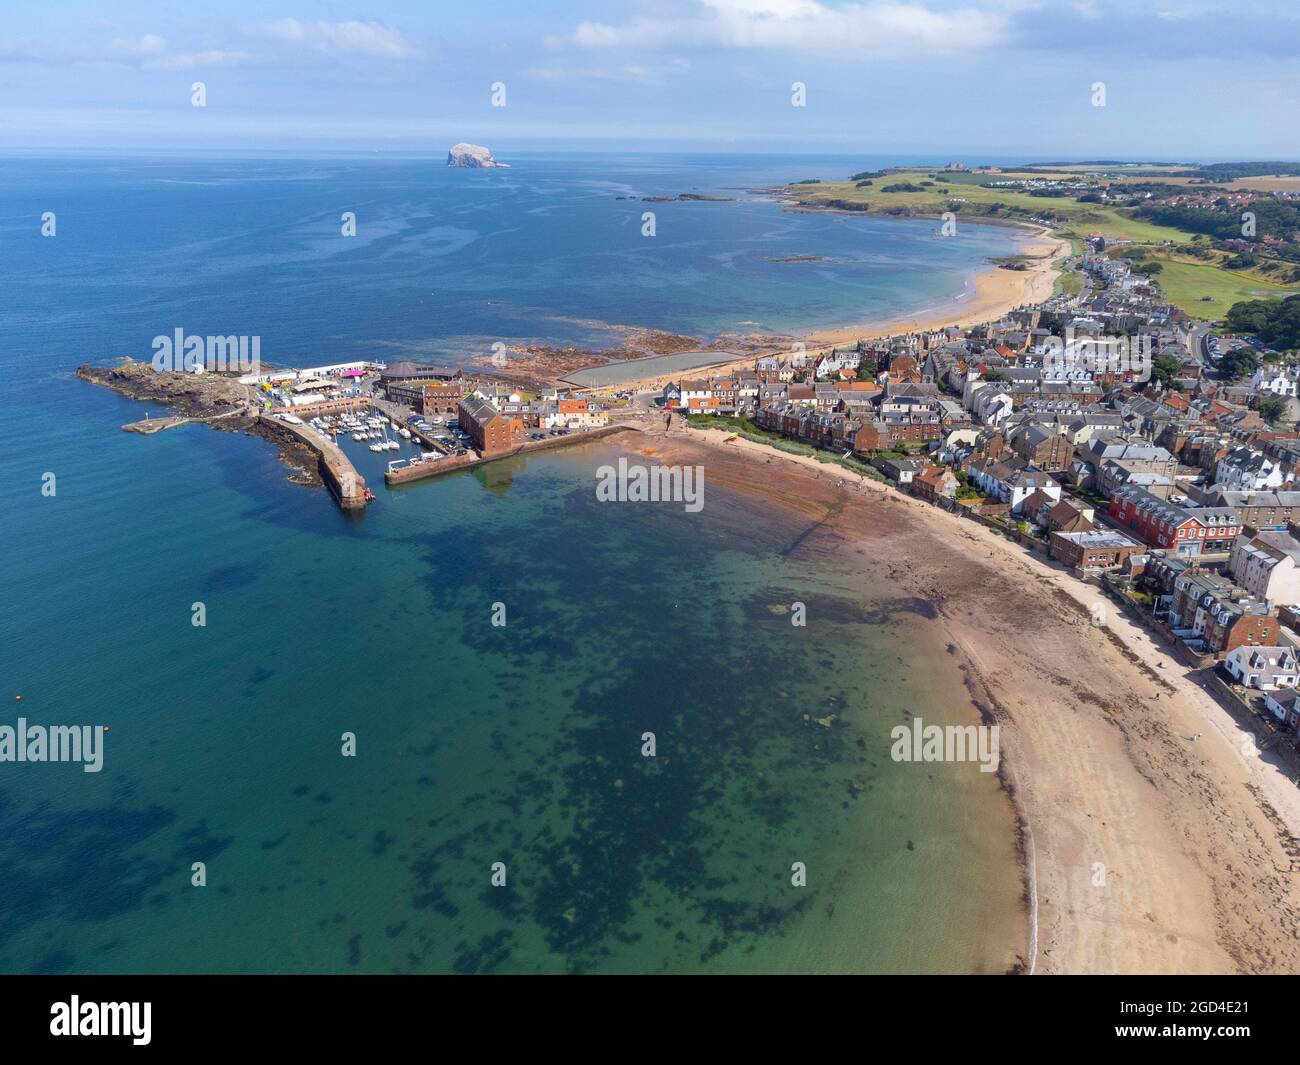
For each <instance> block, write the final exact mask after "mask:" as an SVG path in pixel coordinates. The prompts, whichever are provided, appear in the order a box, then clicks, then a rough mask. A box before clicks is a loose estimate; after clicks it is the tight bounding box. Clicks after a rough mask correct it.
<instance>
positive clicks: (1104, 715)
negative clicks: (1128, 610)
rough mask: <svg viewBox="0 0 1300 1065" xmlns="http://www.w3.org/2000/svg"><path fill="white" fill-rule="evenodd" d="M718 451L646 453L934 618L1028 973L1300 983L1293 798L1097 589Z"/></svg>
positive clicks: (973, 536) (965, 524) (812, 477)
mask: <svg viewBox="0 0 1300 1065" xmlns="http://www.w3.org/2000/svg"><path fill="white" fill-rule="evenodd" d="M726 437H727V434H725V433H723V432H721V431H717V430H683V429H675V430H674V431H673V432H672V433H671V434H669V435H666V436H665V435H664V434H662V433H658V434H646V436H645V437H643V438H641V439H640V440H639V441H637V442H636V443H637V444H639V445H640V447H641V448H642V449H644V448H653V449H654V454H655V457H656V459H657V460H658V461H663V462H667V463H677V462H690V463H699V464H702V465H703V466H704V468H705V477H706V483H708V484H710V485H712V484H718V485H722V486H726V487H728V488H731V489H734V490H736V491H740V492H745V493H750V494H752V495H754V496H758V497H761V498H763V499H764V500H766V501H767V502H768V503H769V504H770V505H773V506H777V507H783V508H788V509H789V510H791V511H794V512H797V513H799V514H801V515H802V516H803V517H805V518H806V519H807V520H808V522H809V531H808V533H807V535H805V536H803V537H802V538H801V539H800V540H799V542H798V545H797V547H796V548H795V550H797V551H800V552H813V553H819V554H825V555H826V556H827V557H828V558H834V557H838V558H840V559H841V560H842V565H843V569H844V579H845V582H846V585H847V586H850V587H854V588H859V589H861V590H862V592H863V594H864V596H866V595H879V592H880V588H879V581H880V574H881V567H882V566H883V567H885V570H886V572H887V574H888V578H889V579H890V580H891V581H893V582H894V584H895V586H896V587H895V588H894V589H893V590H894V591H896V592H897V593H898V594H913V595H917V596H921V597H924V598H925V599H927V600H928V601H929V602H930V603H932V604H933V605H934V607H935V612H936V616H935V618H934V621H933V622H932V623H933V624H934V625H936V626H938V627H939V628H938V631H937V632H936V634H935V636H936V639H937V640H938V641H940V642H941V643H942V644H943V645H945V646H946V649H947V652H948V654H949V655H951V656H953V657H954V658H955V659H956V660H957V661H958V663H959V666H960V668H961V669H962V671H963V674H964V676H965V678H966V686H967V690H968V692H969V693H970V697H971V699H972V702H973V703H974V704H975V706H976V707H977V708H979V709H980V710H981V711H982V712H983V713H985V714H991V715H993V717H994V718H996V720H997V721H998V722H999V723H1000V724H1001V725H1002V754H1003V764H1004V768H1005V770H1006V778H1005V781H1004V783H1005V784H1006V787H1007V791H1008V792H1009V793H1010V794H1011V796H1012V798H1013V801H1014V803H1015V805H1016V809H1017V810H1018V812H1019V816H1020V818H1021V825H1022V832H1021V834H1022V844H1023V845H1022V863H1023V870H1022V871H1023V873H1024V875H1025V880H1026V885H1027V888H1026V898H1025V917H1026V921H1027V923H1028V924H1029V925H1030V927H1029V938H1030V940H1031V941H1032V942H1033V944H1034V945H1033V947H1032V948H1031V954H1032V957H1031V958H1030V959H1029V963H1028V965H1027V969H1028V970H1029V971H1031V972H1035V973H1223V972H1240V973H1276V972H1294V971H1297V969H1300V924H1298V922H1297V916H1296V910H1295V897H1296V896H1295V892H1296V887H1295V886H1294V885H1296V884H1297V883H1298V881H1297V876H1300V874H1292V873H1290V872H1289V871H1288V869H1289V864H1290V860H1291V859H1290V856H1289V855H1288V847H1290V848H1291V849H1293V850H1294V844H1293V843H1292V838H1291V837H1292V835H1293V834H1294V833H1295V832H1296V831H1297V829H1298V828H1300V790H1298V789H1297V788H1296V787H1295V785H1294V784H1293V783H1291V782H1290V781H1289V780H1287V779H1286V777H1285V776H1284V775H1283V774H1282V772H1281V771H1280V770H1279V769H1278V768H1277V766H1276V765H1274V764H1273V763H1272V762H1270V761H1269V760H1268V759H1267V756H1265V757H1264V758H1261V757H1259V756H1257V755H1251V754H1250V753H1249V750H1250V748H1249V746H1248V745H1246V744H1245V743H1244V742H1243V740H1244V737H1245V733H1244V732H1243V731H1242V729H1241V728H1240V727H1239V726H1237V725H1236V723H1235V722H1234V721H1233V719H1232V718H1231V716H1230V715H1229V714H1228V713H1227V712H1226V711H1224V710H1223V709H1222V708H1221V707H1220V706H1219V705H1218V703H1217V702H1215V701H1214V700H1213V699H1212V698H1210V697H1209V696H1208V695H1207V694H1206V693H1205V692H1203V691H1202V690H1201V689H1200V687H1199V686H1198V683H1197V681H1196V680H1195V679H1194V678H1192V677H1191V676H1189V675H1188V674H1187V671H1186V670H1185V668H1184V667H1182V666H1180V665H1179V664H1178V663H1177V662H1176V660H1174V659H1173V658H1172V657H1170V656H1168V655H1167V654H1165V653H1164V652H1163V651H1162V650H1161V649H1160V648H1159V647H1158V646H1157V645H1156V644H1154V643H1153V642H1152V640H1151V638H1150V637H1149V636H1148V635H1147V634H1146V633H1145V632H1144V631H1143V630H1141V629H1140V628H1139V627H1137V626H1136V625H1134V624H1133V623H1131V622H1130V621H1129V620H1128V619H1127V618H1125V617H1123V616H1122V615H1120V614H1118V612H1117V611H1116V610H1115V609H1114V608H1113V607H1112V605H1111V604H1109V603H1108V602H1106V601H1104V600H1103V599H1102V597H1101V596H1100V595H1099V594H1098V592H1097V590H1096V588H1095V587H1094V586H1090V585H1088V584H1086V583H1084V582H1083V581H1080V580H1078V579H1076V578H1074V577H1072V576H1070V575H1069V574H1068V573H1067V572H1066V571H1064V570H1062V569H1060V568H1059V567H1055V566H1053V565H1051V564H1050V563H1047V562H1045V561H1044V560H1042V559H1039V558H1036V557H1034V556H1030V555H1029V554H1028V553H1027V552H1026V551H1025V549H1024V548H1021V547H1020V546H1018V545H1016V544H1013V543H1011V542H1010V541H1008V540H1006V539H1005V538H1004V537H1002V536H999V535H998V534H997V533H995V532H993V531H992V530H989V529H987V528H985V527H984V526H982V525H979V524H978V523H976V522H971V521H966V520H964V519H960V518H957V517H955V516H952V515H949V514H946V513H944V512H942V511H940V510H938V509H937V508H935V507H932V506H930V505H928V504H926V503H923V502H921V501H919V500H915V499H912V498H910V497H907V496H904V495H902V494H900V493H898V492H897V491H895V490H893V489H889V488H887V487H886V486H884V485H882V484H880V483H879V482H874V481H868V480H865V479H863V480H859V478H857V477H856V476H855V475H853V474H851V473H848V472H847V471H844V470H843V469H842V468H840V467H838V466H833V465H827V464H823V463H819V462H817V461H816V460H815V459H811V458H801V457H798V456H788V455H785V454H784V453H781V452H777V451H775V450H773V449H771V448H767V447H765V446H764V445H761V444H756V443H752V442H750V441H746V440H743V439H738V440H734V441H732V442H730V443H724V441H725V440H726ZM841 482H843V483H842V484H841ZM706 506H707V493H706ZM859 553H862V554H865V555H866V556H869V558H870V559H871V562H870V563H867V562H865V561H862V560H860V559H859ZM1098 602H1102V603H1103V604H1104V607H1105V614H1104V618H1105V622H1106V623H1105V624H1104V625H1102V626H1098V625H1095V624H1094V623H1093V615H1092V613H1091V608H1092V607H1093V605H1094V604H1096V603H1098ZM933 645H934V644H932V646H933ZM1196 732H1201V733H1203V735H1202V737H1201V739H1200V740H1199V741H1197V742H1192V741H1191V740H1190V737H1191V736H1192V735H1193V734H1194V733H1196Z"/></svg>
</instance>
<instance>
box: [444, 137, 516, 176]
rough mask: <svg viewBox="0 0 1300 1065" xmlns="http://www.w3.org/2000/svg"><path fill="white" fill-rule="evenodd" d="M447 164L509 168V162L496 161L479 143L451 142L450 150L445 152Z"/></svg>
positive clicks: (476, 168) (477, 167)
mask: <svg viewBox="0 0 1300 1065" xmlns="http://www.w3.org/2000/svg"><path fill="white" fill-rule="evenodd" d="M447 165H448V166H463V167H470V168H472V169H475V170H485V169H488V168H491V167H496V168H499V169H509V167H510V164H509V163H498V162H497V161H496V160H495V159H493V158H492V153H491V152H490V151H488V150H487V149H486V148H484V147H483V145H481V144H465V143H461V144H453V145H452V146H451V151H449V152H448V153H447Z"/></svg>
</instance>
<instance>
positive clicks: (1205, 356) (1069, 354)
mask: <svg viewBox="0 0 1300 1065" xmlns="http://www.w3.org/2000/svg"><path fill="white" fill-rule="evenodd" d="M1104 243H1105V242H1104V240H1103V239H1101V238H1095V239H1094V240H1093V241H1092V242H1091V244H1090V247H1089V250H1088V252H1087V253H1085V254H1084V255H1083V256H1081V257H1080V258H1079V259H1078V260H1077V262H1075V263H1074V264H1073V266H1074V267H1075V268H1076V269H1077V270H1078V271H1079V273H1080V275H1081V278H1082V281H1083V283H1082V284H1081V285H1080V286H1079V287H1078V291H1077V292H1076V293H1074V294H1073V295H1057V296H1054V297H1051V298H1049V299H1048V300H1046V301H1044V302H1042V303H1038V304H1034V305H1032V306H1025V307H1020V308H1016V309H1014V310H1012V311H1010V312H1009V313H1007V314H1006V315H1004V316H1003V317H1002V318H1000V319H998V320H996V321H992V322H988V323H985V324H981V325H978V326H973V327H969V328H959V327H952V328H948V329H940V330H930V331H925V332H919V333H909V334H904V335H896V336H889V337H881V338H876V339H864V340H860V341H858V342H857V343H856V344H854V345H853V346H852V348H848V349H841V348H834V349H830V350H827V351H820V352H811V351H803V350H800V351H795V352H790V353H786V354H781V355H769V356H766V357H762V358H759V359H757V360H756V361H755V362H754V365H753V368H752V370H745V371H738V372H732V373H729V374H727V375H726V376H721V377H700V378H695V379H682V380H679V381H676V382H673V383H670V384H668V385H666V386H665V387H664V388H663V389H662V392H661V393H660V394H659V395H658V396H657V397H656V399H657V402H659V403H660V404H661V405H662V406H663V407H664V408H665V409H666V410H668V411H670V412H671V411H675V412H678V416H679V417H680V418H681V419H682V420H683V421H684V423H685V424H687V425H690V426H696V427H701V428H708V427H711V428H719V429H722V430H724V431H726V432H727V433H729V434H730V435H729V436H728V437H727V438H726V439H727V440H729V441H734V440H736V439H740V438H743V439H746V440H750V441H754V442H761V443H763V444H765V445H768V446H770V447H773V448H776V449H778V450H783V451H787V452H793V453H795V454H802V455H812V456H814V457H816V458H817V459H818V460H819V461H821V462H822V463H824V464H827V465H829V466H830V467H831V468H832V469H836V468H838V470H839V471H840V473H841V474H842V475H843V476H844V478H846V479H848V480H850V481H851V480H853V479H855V477H856V479H862V480H865V479H871V480H875V481H884V482H885V483H886V484H887V485H888V486H890V487H891V488H893V489H896V490H897V491H899V492H902V493H906V494H908V495H910V496H913V497H915V498H917V499H919V500H923V501H926V502H928V503H930V504H933V505H934V506H936V507H939V508H942V509H943V510H945V511H947V512H949V513H950V514H953V515H955V516H960V517H965V518H969V519H972V520H975V521H978V522H980V523H982V524H983V525H985V526H986V527H989V528H991V529H993V530H996V531H998V532H1000V533H1002V534H1004V535H1005V536H1006V537H1007V538H1008V539H1009V540H1012V541H1014V542H1016V543H1018V544H1020V545H1022V546H1023V547H1024V548H1025V549H1026V550H1028V551H1029V552H1030V553H1031V554H1033V555H1036V556H1038V557H1040V558H1041V559H1042V560H1044V561H1045V562H1048V563H1054V564H1057V565H1059V566H1061V567H1065V568H1066V569H1068V570H1069V571H1070V572H1071V573H1072V574H1074V575H1076V576H1079V577H1081V578H1084V579H1086V580H1087V581H1089V582H1091V583H1092V584H1094V585H1095V586H1096V588H1097V590H1098V593H1099V595H1100V596H1104V597H1105V599H1106V600H1108V601H1110V602H1112V603H1114V604H1117V605H1118V606H1119V608H1120V609H1122V610H1124V611H1125V612H1126V613H1127V614H1128V615H1129V616H1130V617H1132V618H1135V619H1138V620H1140V622H1141V623H1142V624H1144V625H1145V626H1147V627H1148V628H1149V630H1150V631H1152V632H1153V633H1154V634H1155V635H1157V636H1158V637H1159V638H1160V640H1161V642H1162V644H1163V645H1164V646H1166V647H1167V648H1169V649H1170V651H1171V654H1172V656H1173V657H1174V658H1175V659H1176V660H1177V661H1178V662H1180V663H1182V664H1183V665H1184V666H1185V667H1188V668H1190V669H1192V670H1194V671H1201V673H1199V674H1198V675H1203V676H1204V677H1205V678H1207V679H1206V680H1205V681H1204V682H1203V683H1205V684H1206V685H1207V686H1211V687H1212V688H1217V689H1218V690H1220V691H1221V694H1222V695H1223V696H1224V699H1223V701H1225V702H1226V703H1227V705H1229V707H1230V708H1231V709H1233V710H1235V711H1239V712H1243V713H1245V714H1246V715H1247V718H1248V720H1252V721H1254V722H1257V723H1259V724H1260V725H1261V726H1262V732H1261V746H1267V747H1272V746H1274V745H1275V744H1276V745H1278V746H1279V751H1282V752H1284V753H1285V754H1287V755H1288V756H1289V757H1290V758H1291V759H1292V768H1293V771H1295V770H1297V769H1300V764H1297V762H1296V743H1297V725H1298V723H1300V707H1297V690H1296V685H1297V683H1300V669H1298V668H1297V665H1296V654H1297V649H1298V648H1300V431H1298V430H1297V417H1298V415H1300V406H1298V405H1297V400H1296V396H1297V385H1298V383H1300V359H1298V358H1297V355H1296V353H1295V352H1294V351H1285V352H1284V351H1278V350H1275V349H1273V348H1272V347H1270V346H1268V345H1267V344H1265V343H1263V342H1262V341H1261V340H1260V339H1259V338H1258V337H1256V336H1254V335H1250V334H1233V333H1231V332H1229V331H1225V330H1223V329H1219V330H1215V329H1212V328H1210V327H1209V325H1208V324H1207V323H1205V322H1203V321H1200V320H1197V319H1192V318H1190V317H1188V316H1187V315H1186V314H1185V313H1183V312H1182V311H1180V310H1179V309H1178V308H1176V307H1173V306H1171V305H1169V304H1168V303H1167V302H1166V301H1165V300H1164V299H1163V294H1162V292H1161V290H1160V288H1159V286H1158V284H1157V283H1156V282H1155V281H1154V280H1153V279H1152V278H1151V277H1150V276H1149V275H1144V274H1141V273H1138V272H1135V271H1134V270H1133V269H1132V268H1131V265H1130V264H1129V263H1128V262H1127V261H1126V260H1123V259H1111V258H1108V257H1106V256H1104V255H1103V254H1101V251H1102V249H1103V246H1104ZM1283 741H1284V742H1283Z"/></svg>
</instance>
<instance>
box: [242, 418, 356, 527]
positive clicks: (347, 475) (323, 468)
mask: <svg viewBox="0 0 1300 1065" xmlns="http://www.w3.org/2000/svg"><path fill="white" fill-rule="evenodd" d="M258 421H259V423H260V424H261V425H262V426H263V427H264V428H265V429H266V430H267V431H268V432H273V433H281V434H283V435H286V436H292V437H294V438H296V439H297V440H299V441H300V442H302V443H304V444H306V445H307V446H308V447H309V448H311V449H312V450H313V451H314V452H316V456H317V459H318V462H319V468H320V475H321V480H323V481H324V482H325V484H326V486H328V488H329V490H330V491H331V492H332V493H333V494H334V498H335V499H336V500H338V504H339V506H340V507H342V508H343V509H344V510H361V509H363V508H364V507H365V505H366V503H367V502H368V500H367V498H366V480H365V478H364V477H362V476H361V474H359V473H357V470H356V467H355V466H353V465H352V461H351V459H349V458H348V457H347V455H345V454H344V453H343V449H342V448H341V447H339V446H338V445H337V444H336V443H334V441H332V440H328V439H326V438H325V437H323V436H321V435H320V433H317V432H314V431H313V430H311V429H309V428H307V426H305V425H294V424H293V423H292V422H286V421H282V420H281V419H279V418H277V417H275V416H274V415H273V414H270V413H268V412H266V411H262V412H261V413H260V414H259V415H258Z"/></svg>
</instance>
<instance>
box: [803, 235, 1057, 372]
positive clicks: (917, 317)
mask: <svg viewBox="0 0 1300 1065" xmlns="http://www.w3.org/2000/svg"><path fill="white" fill-rule="evenodd" d="M1031 232H1032V233H1033V235H1032V237H1030V238H1029V239H1026V240H1022V241H1021V242H1020V254H1021V255H1024V256H1026V257H1028V258H1031V259H1032V260H1033V261H1032V262H1030V263H1029V264H1028V269H1025V270H1005V269H1003V268H1001V267H993V268H991V269H989V270H984V271H981V272H980V273H978V274H976V275H975V277H974V278H973V279H972V281H971V291H970V292H969V293H968V294H966V295H965V296H964V298H959V299H953V300H949V301H947V302H945V303H942V304H939V305H938V306H936V307H933V308H930V309H928V310H922V311H918V312H917V313H916V314H913V315H910V316H908V317H904V318H898V319H894V320H891V321H885V322H880V321H868V322H859V323H851V324H848V325H845V326H842V327H841V326H836V327H834V328H831V329H827V330H819V331H818V332H817V333H814V334H813V335H811V336H810V337H809V338H808V340H807V343H808V344H809V345H810V346H813V345H815V346H817V347H831V346H835V345H840V346H843V345H852V344H854V343H855V342H856V341H858V340H859V339H864V338H865V339H873V338H875V337H888V336H897V335H899V334H901V333H913V332H924V331H927V330H931V329H943V328H945V327H947V326H971V325H979V324H980V323H982V322H993V321H997V319H999V318H1001V317H1002V316H1003V315H1004V314H1006V313H1007V312H1008V311H1010V310H1013V309H1015V308H1016V307H1022V306H1024V305H1026V304H1030V303H1041V302H1042V301H1043V300H1045V299H1047V298H1048V297H1049V296H1050V295H1051V294H1052V286H1053V285H1054V284H1055V282H1056V275H1057V271H1056V270H1054V269H1053V268H1052V264H1053V263H1054V262H1056V261H1057V260H1059V259H1062V258H1064V257H1065V256H1067V255H1069V254H1070V242H1069V241H1066V240H1058V239H1056V238H1055V237H1052V236H1049V235H1048V233H1047V231H1046V230H1042V229H1034V230H1032V231H1031Z"/></svg>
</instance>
